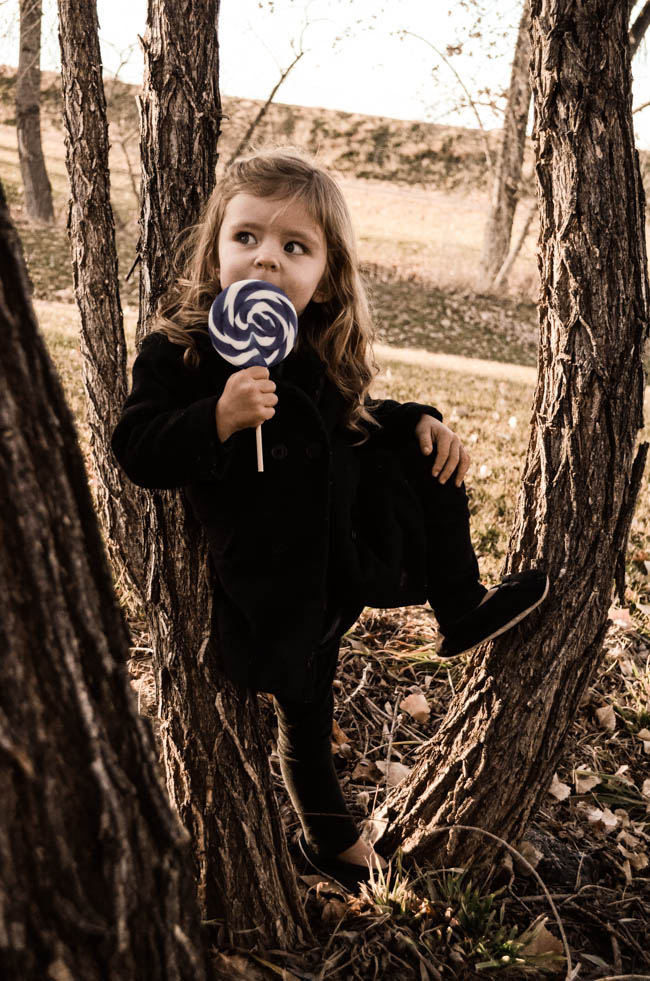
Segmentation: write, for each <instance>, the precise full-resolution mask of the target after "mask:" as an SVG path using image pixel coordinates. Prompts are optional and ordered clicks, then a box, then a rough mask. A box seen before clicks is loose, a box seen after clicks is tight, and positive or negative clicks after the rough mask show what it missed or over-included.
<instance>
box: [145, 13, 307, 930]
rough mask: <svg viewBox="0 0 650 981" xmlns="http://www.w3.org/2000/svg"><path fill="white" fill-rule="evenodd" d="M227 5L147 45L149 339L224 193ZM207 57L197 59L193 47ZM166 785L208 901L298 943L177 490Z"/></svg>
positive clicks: (215, 910)
mask: <svg viewBox="0 0 650 981" xmlns="http://www.w3.org/2000/svg"><path fill="white" fill-rule="evenodd" d="M218 8H219V5H218V0H210V2H208V3H206V2H196V0H195V2H193V3H191V4H186V5H185V7H184V9H182V8H180V7H179V5H178V4H176V3H174V2H171V0H150V4H149V17H148V24H147V30H146V34H145V38H144V44H143V49H144V57H145V77H144V87H143V95H142V99H141V104H140V112H141V120H142V135H141V154H142V182H141V187H142V213H141V221H140V223H141V252H140V255H141V272H142V278H141V289H140V301H141V302H140V324H139V335H140V336H143V334H144V333H145V332H146V330H147V329H148V328H149V326H150V324H151V321H152V316H153V313H154V310H155V306H156V302H157V300H158V298H159V297H160V295H161V293H162V292H163V291H164V289H165V287H166V286H167V285H168V283H169V281H170V276H171V260H172V257H173V252H174V246H175V239H176V236H177V234H178V233H179V232H180V231H181V230H182V229H183V228H185V227H186V226H187V225H189V224H191V223H192V222H195V221H197V220H198V217H199V213H200V209H201V206H202V205H203V203H204V202H205V200H206V198H207V197H208V195H209V193H210V192H211V190H212V189H213V187H214V180H215V178H214V174H215V169H216V164H217V140H218V137H219V127H220V121H221V116H220V100H219V92H218V89H217V78H218V48H217V35H216V22H217V16H218ZM188 51H195V52H196V53H197V54H196V57H194V58H192V59H191V60H188V58H187V52H188ZM145 522H146V526H147V536H146V537H147V544H146V564H147V581H148V583H149V593H148V596H147V600H148V602H150V603H153V604H154V606H155V617H154V618H153V620H152V642H153V647H154V652H155V653H154V664H155V670H156V675H157V689H158V699H159V711H160V714H161V715H162V717H163V719H164V723H163V727H162V730H163V750H164V760H165V766H166V770H167V785H168V789H169V792H170V795H171V797H172V800H173V801H174V803H175V804H176V807H177V808H178V811H179V814H180V816H181V819H182V821H183V823H184V824H185V826H186V827H187V828H188V830H189V831H190V833H191V835H192V839H193V841H194V845H195V858H196V871H197V879H198V884H199V901H200V904H201V908H202V911H203V915H204V916H205V917H206V918H208V919H221V920H223V921H224V922H225V923H226V925H227V927H228V928H229V930H230V931H231V932H232V934H233V936H234V939H235V941H236V942H237V943H238V944H239V945H240V946H251V945H252V944H255V943H257V942H258V941H262V942H263V943H266V944H270V945H272V946H279V947H285V948H286V947H290V946H292V945H293V944H295V943H296V941H297V940H298V939H299V938H300V936H301V934H302V935H304V936H307V935H308V933H309V927H308V924H307V920H306V917H305V913H304V909H303V907H302V903H301V901H300V898H299V895H298V891H297V886H296V881H295V875H294V872H293V868H292V866H291V861H290V859H289V855H288V851H287V847H286V842H285V839H284V834H283V830H282V823H281V820H280V815H279V810H278V807H277V804H276V801H275V796H274V793H273V787H272V782H271V774H270V769H269V765H268V758H267V746H266V734H265V732H264V727H263V726H262V724H261V718H260V713H259V709H258V704H257V698H256V696H255V695H254V694H252V693H250V692H246V691H243V690H238V689H236V688H235V687H234V686H233V685H231V684H230V683H229V682H227V680H226V679H225V677H224V676H223V674H222V672H221V671H220V668H219V665H218V657H217V652H216V651H215V648H214V646H213V642H212V638H211V621H212V596H211V584H210V575H211V573H210V569H209V564H208V557H207V549H206V544H205V540H204V538H203V535H202V533H201V532H200V529H199V528H198V527H197V524H196V522H195V521H194V520H193V519H192V517H191V515H190V514H189V512H188V511H187V509H186V507H185V506H184V504H183V502H182V500H181V499H180V497H179V496H178V495H173V494H171V493H169V492H160V493H153V494H151V495H150V497H149V503H148V508H147V512H146V515H145Z"/></svg>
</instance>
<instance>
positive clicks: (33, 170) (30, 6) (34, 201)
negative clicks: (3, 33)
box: [16, 0, 54, 222]
mask: <svg viewBox="0 0 650 981" xmlns="http://www.w3.org/2000/svg"><path fill="white" fill-rule="evenodd" d="M42 12H43V4H42V0H20V52H19V55H18V72H17V74H16V135H17V137H18V157H19V160H20V173H21V176H22V179H23V187H24V189H25V210H26V211H27V214H28V215H29V217H30V218H33V219H35V220H36V221H43V222H48V221H52V220H53V219H54V211H53V209H52V188H51V187H50V181H49V179H48V176H47V171H46V169H45V160H44V158H43V148H42V146H41V16H42Z"/></svg>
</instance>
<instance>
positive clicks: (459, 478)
mask: <svg viewBox="0 0 650 981" xmlns="http://www.w3.org/2000/svg"><path fill="white" fill-rule="evenodd" d="M415 435H416V436H417V439H418V442H419V444H420V449H421V450H422V452H423V453H424V455H425V456H428V455H429V454H430V453H432V452H433V448H434V446H435V448H436V456H435V459H434V461H433V468H432V471H431V472H432V474H433V476H434V477H437V478H438V480H439V481H440V483H441V484H444V483H446V481H447V480H448V479H449V477H451V475H452V474H453V472H454V471H456V480H455V484H456V487H460V485H461V484H462V482H463V479H464V477H465V474H466V473H467V470H468V468H469V453H468V452H467V450H466V449H465V447H464V446H463V444H462V443H461V441H460V440H459V438H458V436H457V435H456V433H454V432H452V431H451V429H448V428H447V426H444V425H443V424H442V423H441V422H440V420H439V419H434V418H433V416H426V415H424V416H420V421H419V422H418V424H417V426H416V427H415Z"/></svg>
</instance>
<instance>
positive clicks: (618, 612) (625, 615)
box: [608, 606, 634, 630]
mask: <svg viewBox="0 0 650 981" xmlns="http://www.w3.org/2000/svg"><path fill="white" fill-rule="evenodd" d="M608 616H609V619H610V620H611V621H612V623H613V624H614V625H615V626H617V627H618V628H619V630H634V621H633V620H632V617H631V616H630V611H629V610H628V609H627V607H620V606H610V608H609V613H608Z"/></svg>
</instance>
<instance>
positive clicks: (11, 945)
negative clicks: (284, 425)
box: [0, 187, 205, 981]
mask: <svg viewBox="0 0 650 981" xmlns="http://www.w3.org/2000/svg"><path fill="white" fill-rule="evenodd" d="M0 332H1V333H2V338H3V348H2V359H1V360H0V495H2V502H3V503H2V508H1V509H0V648H1V650H2V657H1V658H0V757H1V758H2V766H0V938H1V940H0V974H1V975H2V977H3V978H4V979H6V981H26V979H28V978H46V977H47V978H59V979H64V978H69V979H72V978H75V979H77V978H78V979H82V978H83V981H95V979H97V981H100V979H105V978H109V977H110V978H116V979H117V978H124V979H128V978H147V979H152V981H155V979H160V981H162V979H166V981H172V979H173V981H202V979H203V978H204V977H205V964H204V953H203V950H202V939H201V936H200V924H199V914H198V908H197V905H196V899H195V895H194V883H193V881H192V876H191V872H190V869H189V866H190V848H189V836H188V835H187V833H186V832H185V831H184V830H183V828H182V827H181V825H180V823H179V821H178V818H177V816H176V814H174V812H173V811H172V809H171V807H170V805H169V801H168V800H167V797H166V795H165V792H164V789H163V787H162V785H161V784H160V781H159V777H158V765H157V761H156V759H155V753H154V744H153V737H152V734H151V731H150V730H149V728H148V727H147V726H146V725H145V723H144V722H143V721H142V720H141V719H139V718H138V715H137V712H136V709H135V704H134V700H133V696H132V694H131V692H130V691H129V684H128V680H127V676H126V668H125V662H126V659H127V657H128V633H127V630H126V626H125V624H124V621H123V618H122V615H121V613H120V610H119V607H118V606H117V603H116V601H115V598H114V595H113V591H112V586H111V578H110V573H109V570H108V564H107V561H106V556H105V553H104V547H103V544H102V540H101V536H100V533H99V529H98V527H97V519H96V516H95V513H94V511H93V505H92V501H91V498H90V492H89V490H88V483H87V478H86V474H85V471H84V464H83V460H82V457H81V452H80V450H79V444H78V441H77V434H76V432H75V429H74V425H73V422H72V417H71V414H70V412H69V410H68V407H67V406H66V404H65V401H64V398H63V393H62V390H61V386H60V384H59V381H58V377H57V374H56V371H55V370H54V368H53V367H52V365H51V363H50V359H49V357H48V354H47V351H46V348H45V344H44V342H43V339H42V337H41V335H40V333H39V331H38V328H37V325H36V320H35V317H34V312H33V309H32V306H31V303H30V301H29V299H28V282H27V274H26V270H25V266H24V261H23V259H22V251H21V249H20V244H19V241H18V237H17V235H16V233H15V230H14V229H13V226H12V225H11V222H10V219H9V213H8V210H7V206H6V202H5V199H4V192H3V191H2V188H1V187H0Z"/></svg>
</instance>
